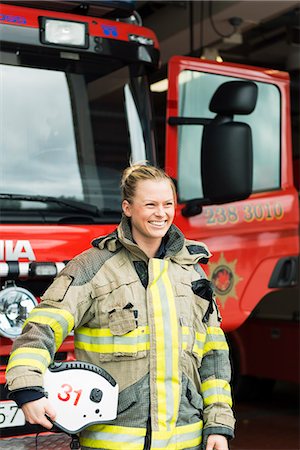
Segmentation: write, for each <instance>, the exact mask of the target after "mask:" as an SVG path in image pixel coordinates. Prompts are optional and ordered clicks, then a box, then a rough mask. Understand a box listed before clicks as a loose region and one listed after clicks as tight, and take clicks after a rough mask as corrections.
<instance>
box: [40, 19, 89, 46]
mask: <svg viewBox="0 0 300 450" xmlns="http://www.w3.org/2000/svg"><path fill="white" fill-rule="evenodd" d="M41 41H42V43H43V44H53V45H62V46H68V47H80V48H88V32H87V23H85V22H70V21H67V20H58V19H49V18H46V17H43V18H42V28H41Z"/></svg>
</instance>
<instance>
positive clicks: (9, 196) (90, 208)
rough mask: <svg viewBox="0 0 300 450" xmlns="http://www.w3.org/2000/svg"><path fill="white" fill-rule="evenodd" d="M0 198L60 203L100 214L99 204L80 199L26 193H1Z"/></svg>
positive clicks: (96, 214)
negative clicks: (95, 204)
mask: <svg viewBox="0 0 300 450" xmlns="http://www.w3.org/2000/svg"><path fill="white" fill-rule="evenodd" d="M0 199H3V200H23V201H28V202H41V203H56V204H58V205H63V206H68V207H69V208H73V209H75V210H76V211H80V212H85V213H89V214H92V215H94V216H100V215H101V214H100V211H99V209H98V208H97V206H94V205H91V204H89V203H84V202H80V201H78V200H65V199H61V198H56V197H50V196H47V195H26V194H4V193H0Z"/></svg>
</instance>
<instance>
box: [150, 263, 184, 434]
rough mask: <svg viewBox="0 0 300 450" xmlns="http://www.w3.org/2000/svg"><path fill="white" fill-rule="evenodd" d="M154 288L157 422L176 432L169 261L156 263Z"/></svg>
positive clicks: (176, 361) (174, 338)
mask: <svg viewBox="0 0 300 450" xmlns="http://www.w3.org/2000/svg"><path fill="white" fill-rule="evenodd" d="M152 265H153V275H154V280H153V282H152V283H151V285H150V291H151V293H152V303H153V314H154V324H155V344H156V349H154V350H155V358H156V365H155V367H156V392H157V419H158V429H159V430H171V429H174V428H175V424H176V421H177V416H178V410H179V396H180V379H179V378H180V376H179V336H178V320H177V311H176V306H175V299H174V295H173V290H172V284H171V282H170V279H169V276H168V261H164V260H160V259H153V260H152Z"/></svg>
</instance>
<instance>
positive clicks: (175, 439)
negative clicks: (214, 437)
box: [151, 421, 203, 450]
mask: <svg viewBox="0 0 300 450" xmlns="http://www.w3.org/2000/svg"><path fill="white" fill-rule="evenodd" d="M202 428H203V422H202V421H199V422H196V423H192V424H189V425H183V426H180V427H176V428H175V429H174V430H173V431H153V432H152V443H151V450H162V449H166V448H167V449H168V450H183V449H187V448H191V447H197V446H199V445H200V444H201V441H202V431H201V430H202Z"/></svg>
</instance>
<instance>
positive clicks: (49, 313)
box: [6, 259, 91, 391]
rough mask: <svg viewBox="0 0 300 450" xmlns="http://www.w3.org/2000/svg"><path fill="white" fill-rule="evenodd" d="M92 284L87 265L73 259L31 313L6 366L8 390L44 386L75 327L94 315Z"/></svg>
mask: <svg viewBox="0 0 300 450" xmlns="http://www.w3.org/2000/svg"><path fill="white" fill-rule="evenodd" d="M90 305H91V283H90V282H89V280H87V277H86V276H85V267H84V266H82V264H80V263H79V262H78V261H77V260H76V259H74V260H72V261H70V263H69V264H68V265H67V266H66V267H65V269H64V270H63V271H62V272H61V273H60V274H59V276H58V277H56V278H55V280H54V281H53V283H52V284H51V285H50V287H49V288H48V289H47V290H46V292H45V293H44V295H43V296H42V299H41V303H40V304H39V305H38V306H36V307H35V308H34V309H33V310H32V311H31V313H30V314H29V316H28V318H27V320H26V321H25V324H24V326H23V330H22V334H21V335H20V336H19V337H18V338H17V339H16V340H15V342H14V344H13V348H12V353H11V356H10V358H9V361H8V365H7V369H6V383H7V387H8V390H9V391H14V390H23V389H30V388H34V389H36V388H37V387H43V374H44V372H45V371H46V369H47V368H48V366H49V365H50V364H51V362H52V361H53V359H54V355H55V352H56V351H57V350H58V348H59V347H60V346H61V344H62V342H63V341H64V339H65V338H66V337H67V336H68V334H69V333H70V332H71V330H72V329H73V328H76V327H77V326H78V325H79V324H80V323H82V322H85V321H86V320H87V319H88V318H89V315H90V314H91V313H90V311H89V309H90Z"/></svg>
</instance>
